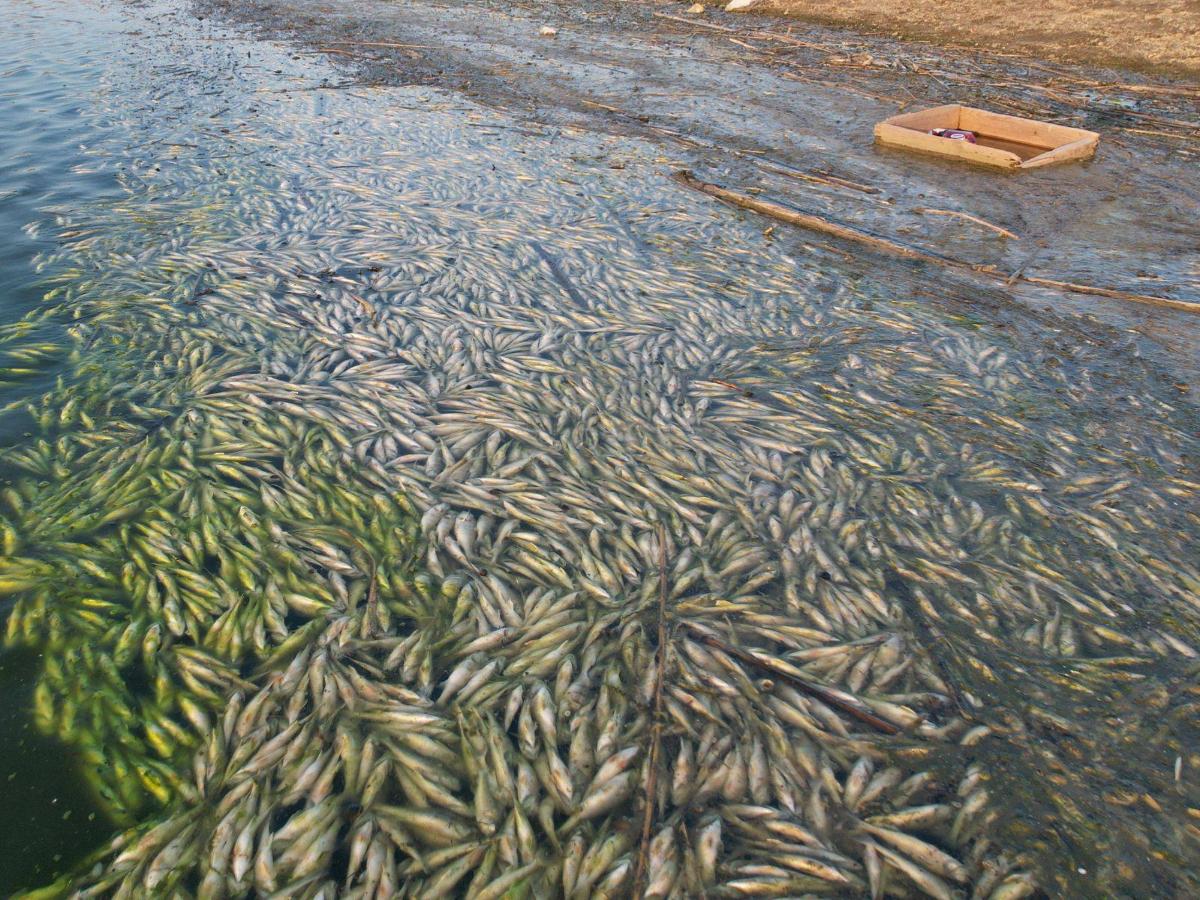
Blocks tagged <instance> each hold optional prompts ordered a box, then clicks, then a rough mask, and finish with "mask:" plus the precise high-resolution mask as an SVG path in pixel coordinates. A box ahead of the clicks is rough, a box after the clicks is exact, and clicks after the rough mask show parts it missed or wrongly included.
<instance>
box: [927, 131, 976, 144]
mask: <svg viewBox="0 0 1200 900" xmlns="http://www.w3.org/2000/svg"><path fill="white" fill-rule="evenodd" d="M929 133H930V134H932V135H934V136H936V137H944V138H950V140H952V141H966V142H967V143H968V144H974V143H977V142H976V140H975V132H973V131H964V130H963V129H961V128H935V129H933V130H932V131H930V132H929Z"/></svg>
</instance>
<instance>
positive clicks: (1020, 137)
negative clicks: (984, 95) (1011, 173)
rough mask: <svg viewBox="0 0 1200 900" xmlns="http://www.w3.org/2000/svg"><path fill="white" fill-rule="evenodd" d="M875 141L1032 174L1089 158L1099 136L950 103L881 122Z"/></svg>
mask: <svg viewBox="0 0 1200 900" xmlns="http://www.w3.org/2000/svg"><path fill="white" fill-rule="evenodd" d="M934 128H958V129H961V130H963V131H972V132H974V133H975V139H976V140H977V141H978V143H975V144H972V143H970V142H969V141H956V140H951V139H950V138H944V137H938V136H937V135H933V134H929V132H930V131H931V130H932V129H934ZM875 140H876V141H878V142H879V143H881V144H886V145H888V146H891V147H901V148H903V149H905V150H916V151H918V152H921V153H933V154H936V155H938V156H947V157H950V158H952V159H961V160H965V161H966V162H973V163H979V164H980V165H984V166H994V167H996V168H1000V169H1036V168H1038V167H1040V166H1049V165H1054V164H1056V163H1064V162H1074V161H1076V160H1081V159H1087V158H1088V157H1090V156H1091V155H1092V154H1093V153H1095V152H1096V145H1097V144H1098V143H1099V142H1100V135H1098V134H1097V133H1096V132H1094V131H1085V130H1084V129H1082V128H1068V127H1067V126H1065V125H1054V124H1051V123H1050V122H1039V121H1037V120H1036V119H1022V118H1020V117H1018V116H1005V115H1001V114H1000V113H993V112H988V111H987V110H983V109H975V108H973V107H970V106H960V105H958V104H957V103H951V104H948V105H946V106H935V107H933V108H932V109H922V110H918V111H917V112H911V113H903V114H901V115H898V116H892V117H891V118H888V119H884V120H883V121H882V122H880V123H879V124H878V125H876V126H875Z"/></svg>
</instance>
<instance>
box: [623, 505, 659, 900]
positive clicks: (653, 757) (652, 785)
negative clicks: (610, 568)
mask: <svg viewBox="0 0 1200 900" xmlns="http://www.w3.org/2000/svg"><path fill="white" fill-rule="evenodd" d="M666 615H667V527H666V526H665V525H662V524H660V525H659V526H658V654H657V655H658V661H657V669H656V671H655V673H654V713H653V716H654V718H653V722H652V724H651V726H650V752H649V754H647V759H646V765H647V767H648V768H647V772H646V799H645V808H644V810H643V812H642V843H641V845H640V846H639V847H638V855H637V866H636V867H635V868H634V870H633V894H632V896H634V897H639V896H641V893H642V890H641V888H642V883H643V879H644V878H645V877H646V865H647V861H648V857H649V853H650V827H651V826H652V825H653V824H654V807H655V805H656V803H655V795H656V794H657V793H658V752H659V746H660V745H661V744H662V689H663V675H664V674H665V673H666V670H667V621H666Z"/></svg>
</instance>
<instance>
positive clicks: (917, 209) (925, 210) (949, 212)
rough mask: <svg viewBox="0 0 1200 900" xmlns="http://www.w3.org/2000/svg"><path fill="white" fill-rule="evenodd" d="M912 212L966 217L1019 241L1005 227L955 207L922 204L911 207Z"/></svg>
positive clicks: (1018, 238)
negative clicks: (934, 207) (934, 206)
mask: <svg viewBox="0 0 1200 900" xmlns="http://www.w3.org/2000/svg"><path fill="white" fill-rule="evenodd" d="M913 212H915V213H917V214H918V215H920V214H928V215H931V216H954V217H956V218H959V219H966V220H967V221H968V222H974V223H975V224H976V225H982V226H983V227H984V228H990V229H992V231H994V232H996V233H997V234H999V235H1003V236H1004V237H1006V238H1012V239H1013V240H1014V241H1019V240H1020V237H1018V236H1017V235H1015V234H1013V233H1012V232H1011V231H1009V230H1008V229H1007V228H1001V227H1000V226H999V225H993V224H992V223H991V222H989V221H987V220H986V219H981V218H979V217H978V216H973V215H971V214H970V213H965V212H959V211H958V210H956V209H929V208H928V207H924V206H916V207H913Z"/></svg>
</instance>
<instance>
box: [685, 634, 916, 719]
mask: <svg viewBox="0 0 1200 900" xmlns="http://www.w3.org/2000/svg"><path fill="white" fill-rule="evenodd" d="M685 624H686V623H685ZM692 633H693V634H694V635H695V636H696V639H697V640H699V641H701V642H702V643H705V644H708V645H709V646H710V647H715V648H716V649H718V650H720V651H722V652H723V653H726V654H728V655H729V656H732V657H733V658H734V659H740V660H741V661H742V662H744V663H747V664H749V665H752V666H757V667H758V668H760V669H763V670H765V671H767V672H770V673H771V674H772V675H778V676H779V677H781V678H786V679H787V680H788V681H790V682H791V683H792V684H794V685H795V686H796V687H797V688H799V689H800V690H801V691H802V692H803V693H805V694H808V696H810V697H813V698H815V699H817V700H820V701H821V702H822V703H824V704H825V705H826V706H831V707H833V708H834V709H839V710H841V711H842V712H844V713H846V715H848V716H853V717H854V718H855V719H858V720H859V721H860V722H863V723H865V724H867V725H870V726H871V727H872V728H874V729H876V730H877V731H882V732H883V733H884V734H899V733H900V729H899V728H897V727H896V726H895V725H893V724H892V723H891V722H889V721H887V720H886V719H882V718H880V717H879V716H877V715H875V713H873V712H871V711H870V710H868V709H864V708H863V707H862V706H859V705H858V703H857V702H852V701H851V699H850V698H848V697H846V696H844V695H842V694H841V693H840V692H838V693H834V692H833V691H830V690H828V689H826V688H823V687H821V686H820V685H818V684H813V682H811V681H809V680H808V679H806V678H804V677H803V675H802V674H801V672H800V670H799V669H797V668H796V667H795V666H793V665H792V664H791V663H787V662H784V661H783V660H778V659H773V658H771V657H768V656H765V655H764V656H759V655H758V654H755V653H748V652H747V651H745V650H739V649H738V648H737V647H734V646H733V645H732V644H727V643H725V642H724V641H722V640H720V639H719V638H715V637H713V636H712V635H711V634H708V633H707V632H705V631H701V630H700V629H698V628H695V627H693V628H692Z"/></svg>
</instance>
